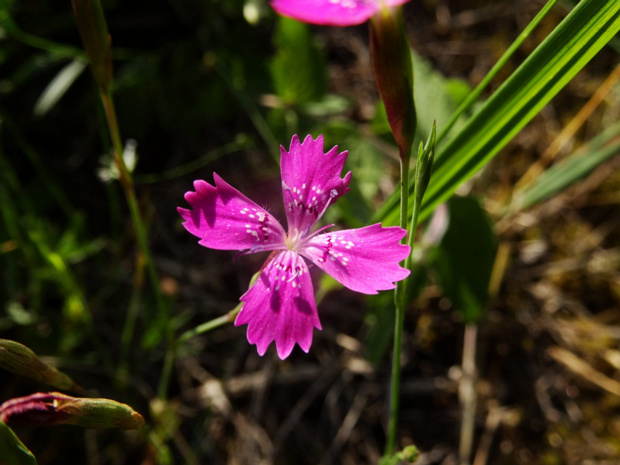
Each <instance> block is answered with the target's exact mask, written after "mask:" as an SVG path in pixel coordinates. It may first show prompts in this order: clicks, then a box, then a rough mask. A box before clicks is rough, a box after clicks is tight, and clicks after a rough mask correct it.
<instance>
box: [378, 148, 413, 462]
mask: <svg viewBox="0 0 620 465" xmlns="http://www.w3.org/2000/svg"><path fill="white" fill-rule="evenodd" d="M410 160H411V147H409V148H406V149H405V150H403V153H401V158H400V227H401V228H403V229H404V230H407V212H408V211H409V162H410ZM413 234H414V232H413V231H409V233H408V235H410V236H411V235H413ZM405 242H408V238H407V235H406V236H405ZM405 282H406V281H399V282H398V283H396V290H395V292H394V306H395V309H396V318H395V322H394V350H393V355H392V378H391V385H390V416H389V420H388V436H387V441H386V444H385V457H391V456H392V455H393V454H394V446H395V444H396V434H397V431H398V409H399V407H400V358H401V352H402V345H403V325H404V322H405V306H404V297H403V296H404V293H405Z"/></svg>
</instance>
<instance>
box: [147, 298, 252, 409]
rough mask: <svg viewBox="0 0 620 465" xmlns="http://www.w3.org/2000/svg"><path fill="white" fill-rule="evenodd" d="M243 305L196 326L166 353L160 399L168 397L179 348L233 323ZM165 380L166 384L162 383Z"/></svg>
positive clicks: (159, 393) (159, 390)
mask: <svg viewBox="0 0 620 465" xmlns="http://www.w3.org/2000/svg"><path fill="white" fill-rule="evenodd" d="M241 305H242V304H239V305H237V307H235V308H234V309H232V310H231V311H230V312H228V313H227V314H225V315H222V316H220V317H217V318H214V319H213V320H210V321H207V322H206V323H203V324H201V325H198V326H196V327H195V328H192V329H190V330H189V331H186V332H185V333H183V334H182V335H181V336H180V337H179V338H178V339H177V340H176V341H175V342H174V346H173V347H169V348H168V350H167V352H166V358H165V359H164V367H163V369H162V375H161V380H160V384H159V388H158V397H159V398H160V399H164V398H165V397H166V396H165V394H166V392H165V391H166V388H167V385H168V383H167V380H168V379H169V378H170V373H171V372H172V366H173V364H174V359H175V358H176V353H177V350H178V348H179V347H180V346H181V345H183V344H184V343H185V342H187V341H189V340H190V339H191V338H193V337H195V336H198V335H199V334H203V333H206V332H208V331H211V330H212V329H215V328H219V327H220V326H223V325H225V324H226V323H231V322H233V321H234V320H235V317H236V316H237V313H239V311H240V310H241ZM162 380H165V381H166V382H165V383H164V382H161V381H162Z"/></svg>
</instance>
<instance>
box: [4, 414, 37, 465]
mask: <svg viewBox="0 0 620 465" xmlns="http://www.w3.org/2000/svg"><path fill="white" fill-rule="evenodd" d="M0 465H37V459H35V458H34V455H32V452H30V451H29V450H28V448H27V447H26V446H24V444H23V443H22V442H21V441H20V440H19V438H18V437H17V436H16V435H15V433H14V432H13V430H12V429H11V428H9V427H8V426H7V425H6V424H5V423H4V422H3V421H0Z"/></svg>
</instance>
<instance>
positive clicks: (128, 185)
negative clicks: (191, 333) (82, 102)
mask: <svg viewBox="0 0 620 465" xmlns="http://www.w3.org/2000/svg"><path fill="white" fill-rule="evenodd" d="M100 91H101V92H100V95H101V101H102V103H103V108H104V110H105V114H106V119H107V121H108V128H109V130H110V137H111V138H112V147H113V153H114V155H113V156H114V164H115V165H116V168H117V169H118V172H119V181H120V183H121V186H122V187H123V191H124V193H125V198H126V199H127V205H128V207H129V213H130V215H131V221H132V223H133V227H134V232H135V234H136V241H137V242H138V247H139V249H140V253H141V255H142V258H141V257H138V258H137V260H136V263H137V264H139V262H140V260H142V259H143V260H144V262H145V265H146V270H147V273H148V276H149V279H150V281H151V286H152V288H153V293H154V295H155V301H156V304H157V310H158V312H159V317H160V318H161V320H162V326H163V327H165V328H166V343H167V346H168V350H167V354H166V361H165V362H164V369H163V372H162V377H161V379H160V386H159V389H158V394H159V397H160V398H165V393H166V387H167V386H168V380H169V378H170V370H169V369H167V368H166V367H167V366H168V365H170V366H171V365H172V364H171V362H168V360H167V359H168V358H169V357H170V356H172V357H174V354H175V343H174V326H173V325H172V324H171V323H170V312H169V309H168V305H166V303H165V302H164V298H163V295H162V293H161V287H160V284H159V276H158V274H157V270H156V269H155V264H154V263H153V256H152V254H151V249H150V247H149V245H148V240H147V234H146V228H145V226H144V221H143V219H142V215H141V213H140V208H139V207H138V199H137V197H136V191H135V188H134V184H133V178H132V177H131V173H130V172H129V170H128V169H127V165H125V160H124V158H123V144H122V142H121V136H120V131H119V128H118V120H117V118H116V110H115V109H114V101H113V99H112V92H111V90H110V89H109V88H108V89H100ZM130 317H131V315H130V316H128V318H130ZM133 326H134V325H133V324H132V325H131V326H130V327H131V330H132V331H133ZM131 336H132V335H131V334H126V335H124V338H123V342H124V343H126V344H128V343H130V342H131ZM171 352H172V354H170V353H171Z"/></svg>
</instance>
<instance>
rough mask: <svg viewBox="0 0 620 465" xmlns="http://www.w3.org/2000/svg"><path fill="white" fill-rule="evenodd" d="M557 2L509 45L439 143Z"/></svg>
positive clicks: (537, 17)
mask: <svg viewBox="0 0 620 465" xmlns="http://www.w3.org/2000/svg"><path fill="white" fill-rule="evenodd" d="M557 2H558V0H548V1H547V4H546V5H545V6H544V7H543V8H542V9H541V10H540V11H539V12H538V14H537V15H536V16H535V17H534V19H532V21H530V23H529V24H528V25H527V26H526V28H525V29H523V31H522V32H521V34H519V37H517V38H516V40H515V41H514V42H513V43H512V44H511V45H510V47H508V49H507V50H506V51H505V52H504V54H503V55H502V56H501V58H500V59H499V60H498V62H497V63H495V65H494V66H493V67H492V68H491V70H490V71H489V72H488V73H487V75H486V76H485V77H484V79H483V80H482V81H480V84H478V85H477V86H476V88H475V89H474V90H472V91H471V92H470V94H469V95H468V96H467V98H466V99H465V100H464V101H463V103H461V105H460V106H459V107H458V108H457V110H456V111H455V112H454V114H453V115H452V117H451V118H450V120H449V121H448V123H447V124H446V125H445V126H444V128H443V131H441V133H440V134H439V135H438V136H437V143H440V142H441V141H442V140H443V138H444V137H445V136H446V135H447V134H448V132H450V130H451V129H452V126H454V124H455V123H456V121H457V120H458V119H459V118H460V116H461V115H462V114H463V113H464V112H466V111H467V110H468V109H469V108H470V107H471V106H472V104H473V103H474V102H476V100H478V97H480V94H481V93H482V91H483V90H484V89H485V88H486V86H488V85H489V83H490V82H491V80H492V79H493V78H494V77H495V76H496V75H497V73H498V72H499V70H500V69H502V68H503V66H504V65H505V64H506V62H507V61H508V60H509V59H510V57H511V56H512V55H513V53H514V52H516V51H517V49H518V48H519V47H520V46H521V44H522V43H523V42H524V41H525V39H527V38H528V37H529V35H530V34H531V33H532V31H533V30H534V29H535V28H536V26H538V25H539V24H540V22H541V21H542V20H543V18H544V17H545V16H547V13H549V11H550V10H551V8H553V6H554V5H555V4H556V3H557Z"/></svg>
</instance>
